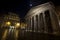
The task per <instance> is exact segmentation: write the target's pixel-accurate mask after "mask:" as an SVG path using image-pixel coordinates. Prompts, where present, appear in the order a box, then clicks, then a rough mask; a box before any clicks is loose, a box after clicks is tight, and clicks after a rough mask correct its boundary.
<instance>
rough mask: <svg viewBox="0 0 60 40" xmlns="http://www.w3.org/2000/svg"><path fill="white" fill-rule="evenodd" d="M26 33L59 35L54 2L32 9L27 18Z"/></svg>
mask: <svg viewBox="0 0 60 40" xmlns="http://www.w3.org/2000/svg"><path fill="white" fill-rule="evenodd" d="M25 19H26V23H27V27H26V31H30V32H40V33H51V34H57V33H59V32H60V27H59V23H58V17H57V14H56V12H55V7H54V5H53V3H52V2H47V3H44V4H41V5H37V6H35V7H32V8H31V9H30V11H29V12H28V13H27V15H26V16H25Z"/></svg>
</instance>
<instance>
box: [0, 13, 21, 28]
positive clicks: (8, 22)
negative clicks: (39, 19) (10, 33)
mask: <svg viewBox="0 0 60 40" xmlns="http://www.w3.org/2000/svg"><path fill="white" fill-rule="evenodd" d="M0 21H1V22H0V23H1V25H0V26H1V27H10V26H14V28H15V27H16V28H18V27H20V18H19V16H18V15H17V14H15V13H11V12H9V13H8V14H4V15H2V16H1V17H0Z"/></svg>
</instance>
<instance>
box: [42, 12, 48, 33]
mask: <svg viewBox="0 0 60 40" xmlns="http://www.w3.org/2000/svg"><path fill="white" fill-rule="evenodd" d="M43 20H44V33H48V28H47V24H46V20H45V14H44V12H43Z"/></svg>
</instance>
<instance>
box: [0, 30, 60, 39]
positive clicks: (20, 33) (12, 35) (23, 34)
mask: <svg viewBox="0 0 60 40" xmlns="http://www.w3.org/2000/svg"><path fill="white" fill-rule="evenodd" d="M0 40H60V36H57V35H52V34H45V33H38V32H29V31H28V32H27V31H25V30H20V29H0Z"/></svg>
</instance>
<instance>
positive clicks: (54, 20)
mask: <svg viewBox="0 0 60 40" xmlns="http://www.w3.org/2000/svg"><path fill="white" fill-rule="evenodd" d="M50 16H51V20H52V21H51V22H52V26H53V33H54V34H57V33H59V31H60V27H59V23H58V18H57V15H56V13H55V11H54V10H50Z"/></svg>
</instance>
